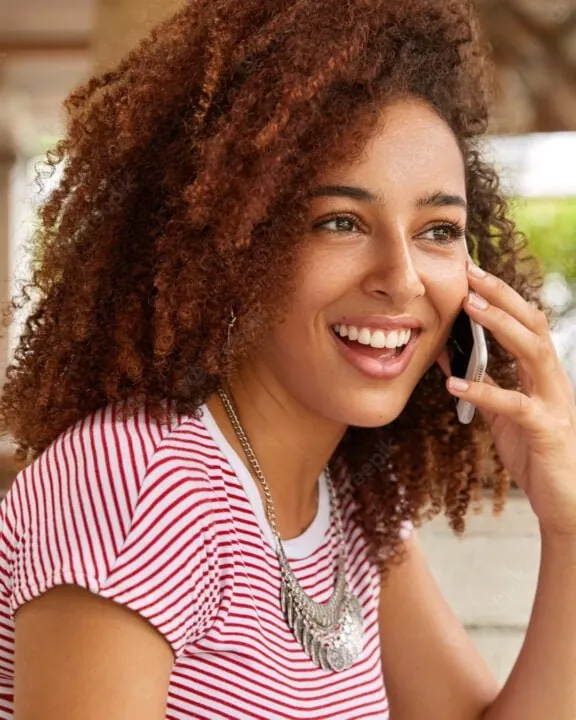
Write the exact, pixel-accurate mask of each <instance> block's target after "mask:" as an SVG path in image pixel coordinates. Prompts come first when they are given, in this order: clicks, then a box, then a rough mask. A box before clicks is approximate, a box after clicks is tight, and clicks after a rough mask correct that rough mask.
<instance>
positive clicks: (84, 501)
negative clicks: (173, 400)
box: [6, 403, 213, 527]
mask: <svg viewBox="0 0 576 720" xmlns="http://www.w3.org/2000/svg"><path fill="white" fill-rule="evenodd" d="M203 445H204V447H203ZM211 451H212V452H213V449H212V448H210V444H209V437H208V436H207V434H206V433H203V432H202V426H201V423H200V422H199V421H197V420H195V419H194V418H190V417H188V416H181V415H176V414H171V415H170V416H169V419H168V420H167V421H166V422H164V423H162V422H159V421H157V420H155V419H154V418H153V417H152V415H151V413H150V412H149V410H148V409H146V408H144V407H142V408H138V409H137V411H136V412H134V413H133V412H132V411H130V413H128V414H127V415H126V416H125V415H124V414H123V407H122V404H121V403H112V404H109V405H107V406H105V407H103V408H101V409H99V410H96V411H95V412H93V413H90V414H89V415H87V416H85V417H83V418H82V419H81V420H79V421H78V422H76V423H75V424H74V425H72V426H70V427H69V428H68V429H67V430H66V431H65V432H63V433H62V434H61V435H60V436H58V437H57V438H56V439H55V440H54V441H53V442H52V443H51V444H50V445H49V446H48V447H47V448H46V450H45V451H44V452H43V453H41V454H40V455H39V456H38V457H37V458H36V459H35V460H34V462H32V463H31V464H30V465H29V466H27V467H26V468H25V469H24V470H22V471H21V472H20V473H19V474H18V476H17V477H16V479H15V481H14V484H13V486H12V488H11V490H10V492H9V493H8V497H7V498H6V499H7V501H8V505H10V504H12V505H13V506H15V509H18V505H19V504H21V503H25V504H26V506H27V508H28V512H34V511H36V512H40V511H42V512H44V513H48V512H52V513H58V512H61V511H62V510H63V508H64V507H65V505H66V504H67V503H74V504H75V506H76V508H77V509H78V510H80V509H82V510H83V511H84V512H89V511H90V510H92V511H95V510H96V509H97V508H99V507H100V508H104V507H105V508H106V510H107V512H108V513H109V517H108V520H109V521H115V522H117V523H118V524H120V525H121V526H124V527H126V526H127V524H128V523H129V522H130V520H131V518H132V516H133V512H134V509H135V506H136V504H137V502H138V500H139V498H140V496H141V494H142V493H143V492H144V491H145V490H147V489H149V486H150V485H151V480H153V482H154V483H155V484H156V487H157V489H158V490H160V489H161V486H163V485H164V486H165V485H167V484H170V483H171V482H172V483H174V482H175V479H176V477H177V476H178V475H179V474H180V473H181V471H182V470H183V469H185V471H186V474H187V477H188V478H189V479H192V478H194V480H195V481H196V485H202V479H203V478H204V477H207V472H206V470H207V463H206V458H207V457H209V456H210V452H211ZM193 486H194V485H193V484H192V485H191V488H192V487H193Z"/></svg>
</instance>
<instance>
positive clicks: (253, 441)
mask: <svg viewBox="0 0 576 720" xmlns="http://www.w3.org/2000/svg"><path fill="white" fill-rule="evenodd" d="M224 389H225V390H226V392H227V394H228V396H229V397H230V400H231V401H232V404H233V406H234V409H235V411H236V414H237V416H238V419H239V421H240V424H241V426H242V428H243V430H244V433H245V434H246V437H247V438H248V442H249V443H250V445H251V447H252V449H253V451H254V454H255V455H256V459H257V460H258V464H259V465H260V468H261V470H262V472H263V474H264V477H265V479H266V482H267V483H268V486H269V487H270V492H271V495H272V501H273V504H274V511H275V513H276V519H277V523H278V529H279V532H280V535H281V537H283V538H285V539H288V538H289V537H294V536H296V535H298V534H300V532H302V531H303V530H304V529H305V528H306V527H308V525H309V524H310V522H311V520H312V519H313V517H314V515H315V512H316V507H317V498H318V476H319V475H320V473H321V472H322V470H323V469H324V468H325V467H326V465H327V463H328V461H329V460H330V458H331V456H332V454H333V453H334V451H335V449H336V448H337V446H338V443H339V442H340V440H341V439H342V437H343V435H344V433H345V432H346V426H344V425H342V424H341V423H336V422H335V421H333V420H330V419H328V418H326V417H324V416H322V415H321V414H319V413H317V412H315V411H314V410H313V409H311V408H309V407H306V406H304V405H302V404H301V403H299V402H297V401H296V400H295V399H294V398H293V397H292V396H291V395H290V394H289V393H287V392H286V391H285V390H284V389H283V388H281V387H279V386H278V385H277V384H274V383H272V382H270V381H268V382H266V381H263V380H262V379H260V378H258V377H256V376H254V375H253V374H243V375H240V374H238V375H237V376H236V377H234V378H233V379H232V380H230V382H229V383H227V384H226V385H225V386H224ZM207 405H208V408H209V410H210V412H211V413H212V415H213V416H214V419H215V420H216V422H217V424H218V426H219V427H220V429H221V431H222V433H223V434H224V436H225V437H226V439H227V440H228V442H229V443H230V445H232V447H233V448H234V449H235V450H236V452H237V453H238V455H239V456H240V457H241V458H242V460H243V461H244V463H245V464H246V466H247V468H248V470H249V471H250V472H251V474H252V475H253V477H254V478H255V480H256V484H257V485H258V487H259V490H260V491H261V495H262V497H263V499H264V494H263V492H262V487H261V484H260V482H259V481H258V478H257V477H256V475H255V473H254V471H253V468H252V466H251V464H250V462H249V461H248V458H247V457H246V455H245V453H244V451H243V449H242V445H241V444H240V442H239V440H238V438H237V436H236V433H235V432H234V429H233V427H232V424H231V423H230V420H229V418H228V414H227V413H226V410H225V409H224V407H223V405H222V402H221V400H220V397H219V396H218V394H214V395H213V396H212V397H210V398H209V399H208V401H207Z"/></svg>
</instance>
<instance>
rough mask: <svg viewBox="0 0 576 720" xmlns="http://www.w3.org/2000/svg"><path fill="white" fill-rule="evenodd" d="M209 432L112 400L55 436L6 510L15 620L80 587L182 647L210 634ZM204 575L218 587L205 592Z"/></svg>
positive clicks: (4, 538) (7, 571)
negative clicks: (51, 594)
mask: <svg viewBox="0 0 576 720" xmlns="http://www.w3.org/2000/svg"><path fill="white" fill-rule="evenodd" d="M196 435H198V439H196ZM202 435H203V434H202V428H201V423H200V422H199V421H197V420H195V419H194V418H178V417H174V418H172V417H171V419H170V421H169V422H167V423H159V422H157V421H156V420H154V419H153V418H152V417H151V416H150V414H149V413H148V412H147V411H146V410H144V409H142V411H141V412H138V413H137V414H135V415H134V416H131V415H130V416H128V417H127V418H125V417H123V415H122V413H121V412H120V411H119V408H118V407H117V406H115V405H109V406H107V407H105V408H103V409H101V410H99V411H97V412H95V413H92V414H91V415H89V416H87V417H85V418H83V419H82V420H81V421H80V422H78V423H76V424H75V425H74V426H73V427H71V428H69V429H68V430H67V431H66V432H64V433H63V434H62V435H61V436H60V437H59V438H57V439H56V440H55V441H54V442H53V443H52V444H51V445H50V446H49V447H48V448H47V449H46V451H45V452H44V453H42V455H41V456H39V457H38V458H37V459H36V461H35V462H34V463H32V465H30V466H29V467H28V468H26V469H25V470H24V471H22V473H20V475H19V477H18V478H17V480H16V482H15V484H14V486H13V488H12V489H11V491H10V493H9V497H7V498H6V501H5V502H6V507H5V508H3V520H4V522H2V529H1V534H0V543H1V548H0V549H1V550H2V555H3V557H4V558H5V563H6V567H5V568H4V577H5V580H6V582H7V585H8V587H7V590H8V594H9V597H10V607H11V611H12V613H13V614H14V613H15V612H16V610H17V609H18V608H19V607H20V606H22V605H23V604H24V603H26V602H28V601H30V600H31V599H34V598H36V597H39V596H40V595H42V594H44V593H45V592H46V591H47V590H48V589H50V588H52V587H55V586H57V585H63V584H75V585H79V586H81V587H84V588H86V589H88V590H90V591H91V592H92V593H95V594H98V595H100V596H101V597H104V598H108V599H112V600H115V601H116V602H118V603H120V604H122V605H125V606H126V607H128V608H130V609H132V610H135V611H136V612H138V613H139V614H141V615H143V616H144V617H146V618H147V619H148V620H149V621H150V622H152V624H154V625H155V626H156V627H157V628H158V629H159V630H160V631H161V632H162V633H163V634H164V635H165V637H167V639H168V640H169V642H170V643H171V645H172V647H173V648H174V649H175V651H176V652H181V651H182V649H183V647H184V644H185V641H186V639H188V638H190V637H192V636H193V635H194V634H195V633H198V632H201V631H202V628H203V625H202V626H201V623H199V621H197V618H198V617H199V616H197V613H196V611H197V609H198V607H205V608H206V607H212V605H214V604H215V602H216V596H217V587H216V584H217V579H218V572H217V570H218V567H217V563H218V554H217V553H216V552H215V551H214V543H215V542H216V541H215V539H214V538H215V535H216V529H215V528H216V526H217V522H218V521H217V515H216V513H214V511H213V509H214V503H215V494H214V491H213V489H212V486H211V482H210V476H209V471H208V468H207V463H206V460H205V458H204V456H203V455H202V452H204V454H206V453H207V452H208V451H209V450H210V448H209V445H208V444H207V440H206V438H203V436H202ZM203 442H204V443H205V447H204V450H203V451H202V452H201V453H200V454H198V452H197V446H198V447H201V446H202V443H203ZM208 455H209V452H208ZM204 576H209V577H210V578H211V581H210V582H209V583H204V584H203V585H202V587H199V586H198V585H197V583H196V581H195V578H196V579H197V578H198V577H204ZM205 615H206V618H204V620H203V621H202V622H203V623H205V622H207V621H208V619H207V617H208V614H207V613H205ZM174 618H178V620H177V621H175V619H174Z"/></svg>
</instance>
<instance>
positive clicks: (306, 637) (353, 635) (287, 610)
mask: <svg viewBox="0 0 576 720" xmlns="http://www.w3.org/2000/svg"><path fill="white" fill-rule="evenodd" d="M280 595H281V605H282V610H283V611H284V614H285V616H286V620H287V622H288V625H289V627H290V629H291V630H292V632H293V634H294V637H295V638H296V640H297V642H298V644H299V645H300V646H301V647H302V649H303V650H304V652H305V653H306V655H308V657H309V658H310V659H311V660H312V662H313V663H314V664H315V665H317V666H318V667H320V668H322V669H323V670H326V671H333V672H341V671H342V670H347V669H348V668H349V667H351V666H352V665H353V664H354V662H355V661H356V660H357V658H358V657H359V656H360V653H361V652H362V649H363V647H364V619H363V615H362V605H361V604H360V601H359V600H358V598H357V597H356V596H355V595H353V594H352V593H350V592H349V591H348V590H346V591H345V593H344V595H343V597H342V600H341V603H339V606H338V607H337V608H336V609H335V613H334V614H335V620H334V621H333V622H330V621H329V619H328V618H329V616H330V615H331V614H332V611H330V610H328V608H325V607H324V606H317V608H318V611H317V613H315V615H316V617H314V618H311V617H309V616H306V615H305V613H304V611H303V610H302V606H303V605H304V603H303V602H302V599H300V600H301V601H300V602H298V599H297V598H298V588H297V587H296V588H293V587H291V586H290V585H289V584H287V583H285V582H284V581H283V582H282V585H281V590H280ZM322 611H323V612H322Z"/></svg>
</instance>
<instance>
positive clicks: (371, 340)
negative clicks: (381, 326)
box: [332, 325, 420, 362]
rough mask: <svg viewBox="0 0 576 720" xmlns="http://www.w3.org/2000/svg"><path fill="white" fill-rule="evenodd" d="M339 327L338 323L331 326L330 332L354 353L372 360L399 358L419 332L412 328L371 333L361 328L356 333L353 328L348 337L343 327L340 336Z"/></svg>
mask: <svg viewBox="0 0 576 720" xmlns="http://www.w3.org/2000/svg"><path fill="white" fill-rule="evenodd" d="M340 327H341V326H339V325H335V326H334V327H332V332H333V334H334V335H335V336H336V338H337V340H338V341H339V342H341V343H342V344H343V345H346V346H347V347H349V348H350V349H351V350H353V351H354V352H356V353H360V354H361V355H364V356H365V357H369V358H373V359H374V360H380V362H385V361H386V360H393V359H396V358H399V357H400V356H401V355H402V354H403V353H404V351H405V350H406V348H407V347H408V346H409V345H410V344H411V343H412V341H413V340H414V339H415V337H416V336H417V335H419V334H420V330H418V329H414V328H410V329H406V330H400V331H397V332H395V333H388V334H384V333H383V332H381V331H375V332H372V333H371V332H370V331H368V330H361V331H360V332H359V333H358V332H357V331H356V330H355V329H354V337H353V339H350V337H348V329H347V328H346V329H345V331H344V332H345V334H344V336H342V334H341V332H340ZM384 344H387V345H390V344H392V345H395V347H382V345H384Z"/></svg>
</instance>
